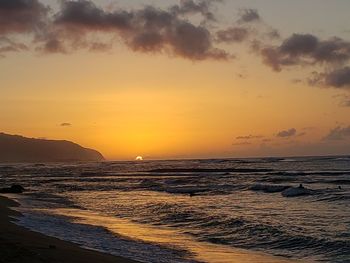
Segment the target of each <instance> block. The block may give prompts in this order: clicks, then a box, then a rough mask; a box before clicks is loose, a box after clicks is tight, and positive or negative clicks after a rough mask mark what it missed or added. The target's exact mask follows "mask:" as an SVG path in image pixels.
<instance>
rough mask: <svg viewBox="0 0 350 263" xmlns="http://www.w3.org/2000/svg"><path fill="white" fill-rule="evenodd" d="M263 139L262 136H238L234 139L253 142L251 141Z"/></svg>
mask: <svg viewBox="0 0 350 263" xmlns="http://www.w3.org/2000/svg"><path fill="white" fill-rule="evenodd" d="M261 138H264V136H261V135H251V134H250V135H245V136H238V137H236V140H253V139H261Z"/></svg>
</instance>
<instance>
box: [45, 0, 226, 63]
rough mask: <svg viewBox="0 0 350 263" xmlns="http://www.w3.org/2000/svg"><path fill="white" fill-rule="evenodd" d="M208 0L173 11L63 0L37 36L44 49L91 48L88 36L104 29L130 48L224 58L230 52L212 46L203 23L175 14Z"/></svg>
mask: <svg viewBox="0 0 350 263" xmlns="http://www.w3.org/2000/svg"><path fill="white" fill-rule="evenodd" d="M210 2H211V1H200V2H198V3H195V2H193V1H182V2H181V5H179V6H177V9H176V11H174V10H175V9H174V8H175V7H172V8H170V10H161V9H157V8H154V7H150V6H147V7H145V8H143V9H140V10H131V11H125V10H117V11H113V12H109V11H105V10H103V9H101V8H99V7H97V6H96V5H95V4H94V3H93V2H91V1H86V0H80V1H65V2H63V4H62V8H61V11H60V12H59V13H58V14H56V16H55V20H54V23H53V25H54V27H53V29H52V31H51V33H50V34H47V36H46V39H41V41H44V44H43V47H42V48H43V50H45V51H48V52H50V51H51V52H56V51H58V52H62V51H63V52H67V51H69V50H72V49H77V48H88V49H92V47H91V45H92V43H91V41H90V40H89V38H88V35H89V34H90V33H98V32H104V33H106V32H107V33H110V34H112V36H113V37H115V36H118V37H120V38H121V39H122V41H123V42H124V43H125V44H126V45H127V46H128V47H130V48H131V49H132V50H134V51H140V52H153V53H155V52H165V53H169V54H171V55H176V56H180V57H183V58H187V59H191V60H204V59H215V60H227V59H229V58H230V55H229V54H228V53H227V52H226V51H224V50H221V49H218V48H215V47H214V46H213V39H212V34H211V32H210V31H209V30H208V29H207V28H206V27H205V26H203V25H195V24H192V23H191V22H190V21H189V20H188V19H183V18H181V17H179V14H184V13H191V12H194V11H195V9H196V8H197V9H198V12H200V13H202V12H204V10H206V9H208V8H209V7H208V6H209V3H210ZM190 10H192V11H191V12H190ZM208 10H209V9H208ZM185 11H186V12H185ZM100 44H102V43H100Z"/></svg>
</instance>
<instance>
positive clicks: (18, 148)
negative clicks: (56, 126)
mask: <svg viewBox="0 0 350 263" xmlns="http://www.w3.org/2000/svg"><path fill="white" fill-rule="evenodd" d="M101 160H104V158H103V156H102V154H101V153H99V152H98V151H96V150H92V149H88V148H84V147H82V146H80V145H78V144H76V143H73V142H70V141H64V140H46V139H35V138H26V137H23V136H19V135H9V134H5V133H0V162H68V161H101Z"/></svg>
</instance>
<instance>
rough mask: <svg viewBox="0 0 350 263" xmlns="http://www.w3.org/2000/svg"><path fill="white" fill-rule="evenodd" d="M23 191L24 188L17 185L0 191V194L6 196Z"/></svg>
mask: <svg viewBox="0 0 350 263" xmlns="http://www.w3.org/2000/svg"><path fill="white" fill-rule="evenodd" d="M24 191H25V189H24V187H23V186H21V185H19V184H14V185H11V187H5V188H1V189H0V193H7V194H10V193H11V194H21V193H23V192H24Z"/></svg>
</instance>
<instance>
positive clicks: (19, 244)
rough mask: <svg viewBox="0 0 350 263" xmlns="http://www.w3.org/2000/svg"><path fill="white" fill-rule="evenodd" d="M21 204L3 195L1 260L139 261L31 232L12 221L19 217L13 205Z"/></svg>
mask: <svg viewBox="0 0 350 263" xmlns="http://www.w3.org/2000/svg"><path fill="white" fill-rule="evenodd" d="M15 206H18V204H17V203H16V202H14V201H12V200H9V199H7V198H6V197H2V196H0V262H1V263H2V262H4V263H5V262H6V263H9V262H14V263H16V262H21V263H23V262H26V263H36V262H46V263H50V262H64V263H68V262H74V263H79V262H84V263H85V262H99V263H112V262H113V263H133V262H136V261H133V260H129V259H124V258H121V257H116V256H111V255H107V254H103V253H99V252H96V251H91V250H87V249H83V248H81V247H79V246H78V245H75V244H72V243H69V242H65V241H62V240H59V239H56V238H52V237H48V236H45V235H42V234H39V233H36V232H32V231H29V230H27V229H25V228H23V227H21V226H17V225H15V224H14V223H12V222H11V218H10V216H18V215H19V213H18V212H14V211H12V210H11V209H10V207H15Z"/></svg>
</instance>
